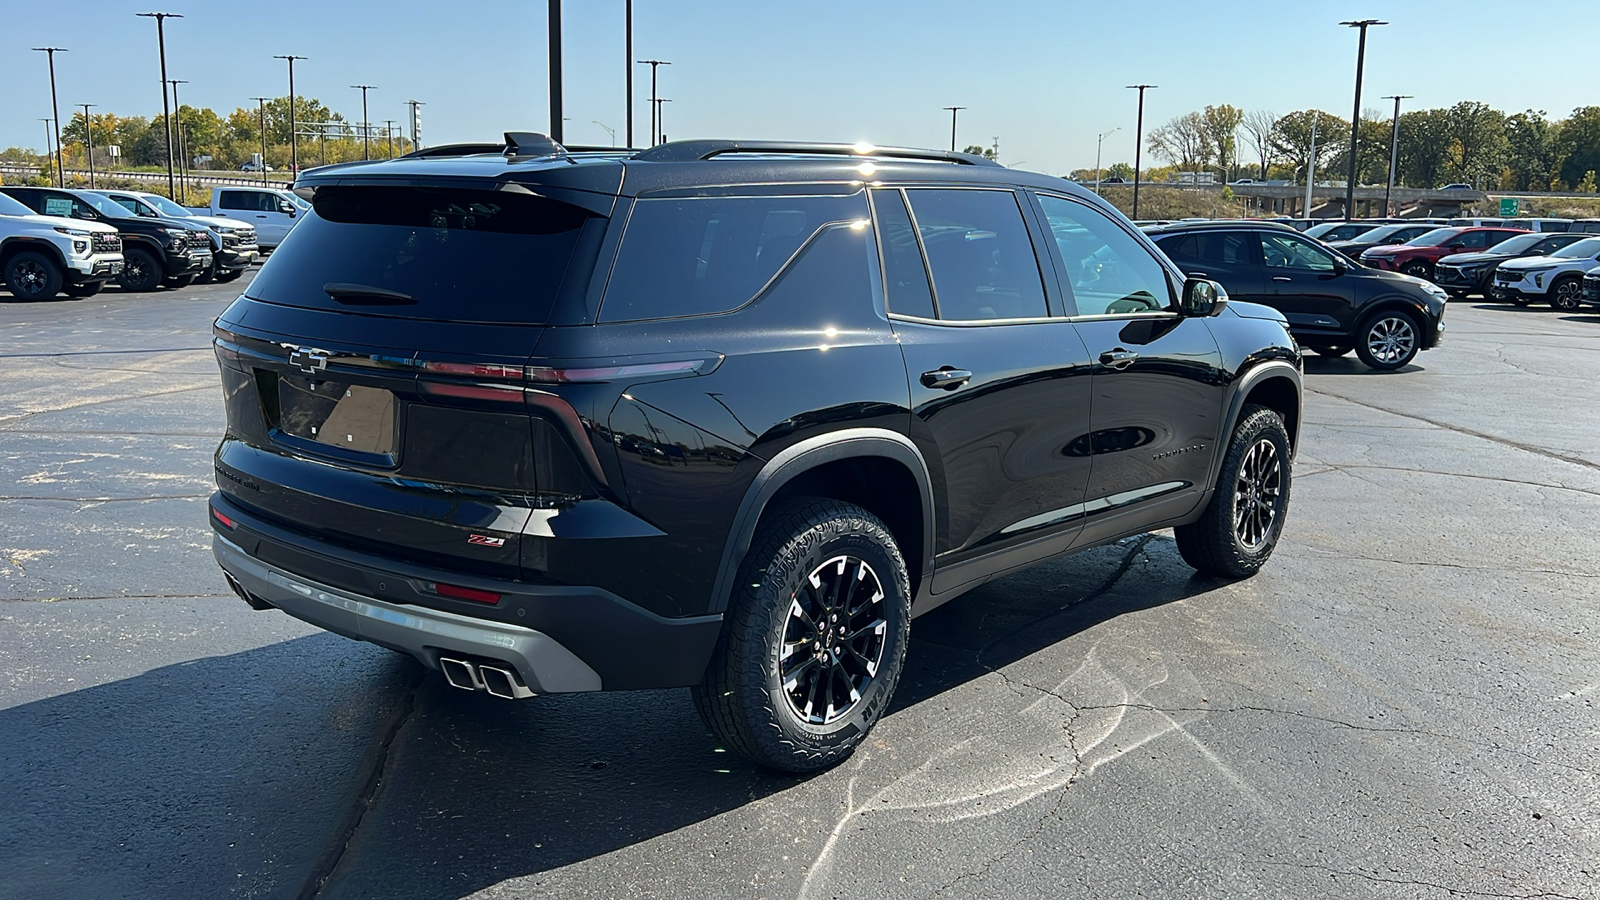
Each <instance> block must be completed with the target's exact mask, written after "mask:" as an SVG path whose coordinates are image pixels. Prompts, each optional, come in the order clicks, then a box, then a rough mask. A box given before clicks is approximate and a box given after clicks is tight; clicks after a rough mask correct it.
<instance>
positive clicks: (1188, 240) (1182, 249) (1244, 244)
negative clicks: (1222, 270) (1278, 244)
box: [1160, 231, 1255, 266]
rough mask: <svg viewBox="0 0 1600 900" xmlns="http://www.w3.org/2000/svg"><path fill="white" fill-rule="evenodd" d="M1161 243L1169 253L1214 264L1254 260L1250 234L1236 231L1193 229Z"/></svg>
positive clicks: (1198, 261)
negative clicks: (1251, 253)
mask: <svg viewBox="0 0 1600 900" xmlns="http://www.w3.org/2000/svg"><path fill="white" fill-rule="evenodd" d="M1169 245H1170V246H1169ZM1160 246H1161V249H1162V250H1165V251H1167V253H1168V255H1171V256H1175V257H1182V258H1184V259H1186V260H1188V261H1190V262H1197V263H1206V264H1209V265H1213V266H1244V265H1249V264H1251V263H1253V262H1255V259H1254V258H1253V257H1252V256H1251V255H1250V235H1248V234H1243V233H1240V232H1237V231H1197V232H1190V233H1189V234H1184V235H1179V236H1178V237H1177V238H1176V239H1170V240H1167V241H1166V242H1163V243H1161V244H1160Z"/></svg>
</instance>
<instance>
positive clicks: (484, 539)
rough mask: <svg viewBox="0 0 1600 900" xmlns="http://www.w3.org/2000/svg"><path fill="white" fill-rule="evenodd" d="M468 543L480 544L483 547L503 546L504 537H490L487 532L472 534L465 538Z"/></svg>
mask: <svg viewBox="0 0 1600 900" xmlns="http://www.w3.org/2000/svg"><path fill="white" fill-rule="evenodd" d="M467 543H469V544H481V545H483V546H485V547H504V546H505V545H506V539H505V538H497V537H490V536H488V535H487V534H474V535H471V536H469V537H468V538H467Z"/></svg>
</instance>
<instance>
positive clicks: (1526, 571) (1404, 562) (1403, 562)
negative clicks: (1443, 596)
mask: <svg viewBox="0 0 1600 900" xmlns="http://www.w3.org/2000/svg"><path fill="white" fill-rule="evenodd" d="M1297 546H1300V547H1304V548H1305V549H1307V550H1309V551H1311V552H1312V553H1314V554H1316V555H1317V556H1318V557H1319V558H1321V559H1345V560H1350V561H1352V562H1375V563H1389V564H1391V565H1396V566H1418V567H1420V568H1425V569H1462V570H1465V571H1468V572H1516V573H1520V574H1523V575H1567V576H1570V577H1572V578H1600V573H1597V572H1572V571H1568V570H1566V569H1536V568H1523V567H1520V566H1469V565H1466V564H1465V563H1447V562H1424V561H1422V560H1415V559H1388V558H1385V557H1381V556H1351V555H1349V554H1345V553H1334V552H1332V551H1330V550H1323V549H1322V548H1320V547H1313V546H1311V545H1310V544H1298V545H1297Z"/></svg>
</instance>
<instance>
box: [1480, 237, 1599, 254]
mask: <svg viewBox="0 0 1600 900" xmlns="http://www.w3.org/2000/svg"><path fill="white" fill-rule="evenodd" d="M1580 237H1581V235H1576V234H1563V235H1559V236H1557V237H1547V238H1541V239H1540V240H1539V242H1538V243H1536V244H1534V245H1533V247H1532V248H1522V247H1518V248H1516V249H1517V250H1518V252H1521V251H1522V250H1523V249H1529V250H1530V252H1532V253H1537V254H1539V255H1540V256H1544V255H1546V254H1548V253H1550V252H1552V251H1555V250H1560V249H1561V248H1562V247H1565V246H1567V245H1568V244H1570V243H1573V242H1574V241H1576V240H1578V239H1579V238H1580ZM1520 242H1523V238H1522V237H1520V236H1519V237H1514V238H1511V239H1509V240H1507V241H1504V242H1502V244H1501V245H1500V246H1499V249H1502V250H1510V249H1512V247H1513V245H1515V244H1517V243H1520Z"/></svg>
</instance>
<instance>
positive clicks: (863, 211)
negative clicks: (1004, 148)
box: [210, 134, 1300, 771]
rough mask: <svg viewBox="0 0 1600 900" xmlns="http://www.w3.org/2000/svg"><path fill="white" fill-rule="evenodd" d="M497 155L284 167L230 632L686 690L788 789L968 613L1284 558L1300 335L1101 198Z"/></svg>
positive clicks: (248, 324) (1023, 180) (237, 486)
mask: <svg viewBox="0 0 1600 900" xmlns="http://www.w3.org/2000/svg"><path fill="white" fill-rule="evenodd" d="M506 137H507V142H506V147H505V150H504V152H500V147H499V145H493V146H488V147H485V146H482V145H477V146H473V145H467V146H458V147H451V148H433V149H430V150H426V151H422V152H421V154H420V155H416V154H414V155H413V156H411V157H406V158H401V159H399V160H395V161H388V162H381V163H359V164H350V165H345V166H339V167H333V166H330V167H327V168H324V169H318V170H316V171H314V172H310V173H307V174H305V175H303V176H302V177H301V178H300V180H299V181H298V182H297V188H296V189H297V191H299V192H301V193H302V194H304V195H307V196H309V198H310V199H311V202H312V206H313V209H312V211H311V212H310V213H308V214H306V216H305V218H304V219H303V220H302V222H301V223H300V224H299V226H298V227H296V228H295V229H294V231H292V232H291V233H290V234H289V236H288V238H287V239H286V240H285V241H284V243H283V244H282V246H280V247H279V248H278V250H277V251H276V252H275V253H274V254H273V255H272V256H271V258H270V259H268V261H267V262H266V264H265V266H264V267H263V268H262V270H261V272H260V273H259V274H258V276H257V277H256V279H255V280H254V281H253V282H251V283H250V285H249V286H248V287H246V288H245V293H244V295H243V296H241V297H240V298H239V299H238V300H237V301H236V302H234V303H233V304H232V305H231V306H230V307H229V308H228V309H227V310H226V311H225V312H224V313H223V314H222V315H221V316H220V317H219V318H218V319H217V322H216V326H215V346H216V352H217V358H218V360H219V362H220V365H221V371H222V380H223V393H224V398H225V400H226V406H227V418H228V427H227V434H226V436H225V437H224V438H223V440H222V443H221V445H220V446H219V447H218V448H217V452H216V459H215V463H216V474H217V485H218V487H219V491H218V492H217V493H216V494H214V495H213V496H212V499H211V506H210V509H211V522H212V525H213V528H214V531H215V542H214V546H215V552H216V557H217V560H218V562H219V563H220V564H221V565H222V567H223V569H224V570H226V572H227V574H228V578H229V581H230V583H231V584H232V585H233V587H234V589H235V590H236V591H238V592H239V593H240V595H241V596H242V597H243V598H244V599H245V600H246V601H247V602H248V603H250V604H251V605H252V606H254V607H256V608H259V609H265V608H267V607H269V606H272V607H278V608H280V609H282V610H284V611H285V612H287V613H289V614H290V615H293V616H295V617H297V618H301V619H304V620H305V621H307V622H311V623H313V624H316V625H319V626H321V627H324V628H327V629H329V630H332V631H335V632H338V633H340V634H343V635H346V636H349V637H353V638H359V639H362V640H367V641H371V642H373V643H377V644H381V645H383V646H386V647H390V648H393V649H396V650H400V651H403V652H406V653H410V654H412V655H414V656H415V657H417V658H418V659H420V660H421V661H422V662H423V663H425V664H426V665H428V666H429V667H432V668H436V669H441V670H442V671H443V673H444V675H445V677H446V678H447V679H448V681H449V683H450V684H452V685H454V686H456V687H459V688H464V689H468V690H486V691H488V692H489V693H491V694H494V695H496V696H500V697H508V698H514V697H526V696H531V695H532V694H535V693H548V692H564V691H589V690H623V689H632V688H666V687H681V686H689V687H692V688H693V694H694V699H695V703H696V705H697V707H698V709H699V711H700V713H701V715H702V716H703V717H704V718H705V720H706V722H707V723H708V724H709V725H710V727H711V728H712V729H714V731H715V732H716V733H717V734H718V735H719V736H720V737H721V738H722V739H723V740H724V741H726V742H727V745H728V746H730V747H732V748H734V749H735V750H737V751H739V752H741V753H744V754H746V755H748V756H749V757H751V758H753V759H755V760H758V761H760V762H762V763H764V764H767V765H770V766H774V767H777V768H781V769H788V770H792V771H809V770H814V769H818V768H821V767H824V766H827V765H831V764H833V763H835V762H838V761H839V760H841V759H843V758H844V757H845V756H847V755H848V754H849V753H850V751H851V750H852V749H853V748H854V747H855V746H856V745H857V744H858V743H859V742H860V741H861V740H862V738H863V737H864V736H865V734H866V732H867V730H868V729H869V728H871V726H872V724H873V723H874V722H875V721H876V720H877V718H878V717H879V716H880V715H881V714H882V713H883V711H884V709H885V708H886V706H887V704H888V702H889V698H890V695H891V694H892V692H893V690H894V687H895V683H896V680H897V679H898V678H899V675H900V670H901V664H902V660H903V657H904V654H905V650H906V641H907V635H908V628H909V625H910V619H911V617H912V616H914V615H918V614H920V613H923V612H926V611H928V610H930V609H933V608H934V607H936V606H938V605H940V604H942V603H944V602H946V601H948V600H950V599H951V598H953V597H955V596H957V595H958V594H960V593H962V592H963V591H966V590H969V589H971V588H974V587H976V586H978V585H980V584H982V583H984V582H985V581H988V580H990V579H993V578H995V577H997V576H1000V575H1003V574H1005V573H1007V572H1011V571H1014V570H1016V569H1018V568H1021V567H1023V566H1027V565H1030V564H1032V563H1036V562H1039V561H1041V560H1044V559H1048V558H1050V557H1052V556H1055V555H1058V554H1061V553H1063V552H1069V551H1075V550H1081V549H1084V548H1088V547H1093V546H1096V545H1100V544H1105V543H1107V542H1110V541H1114V540H1117V539H1119V538H1121V537H1123V536H1126V535H1129V534H1133V533H1137V532H1142V531H1145V530H1148V529H1153V528H1160V527H1164V526H1174V527H1175V530H1176V534H1177V542H1178V549H1179V551H1180V552H1181V553H1182V554H1183V557H1184V559H1185V560H1187V561H1188V562H1189V563H1190V564H1191V565H1194V566H1195V567H1196V568H1198V569H1200V570H1201V571H1204V572H1208V573H1212V574H1216V575H1222V576H1227V577H1243V576H1246V575H1249V574H1251V573H1253V572H1254V571H1256V569H1257V568H1258V567H1259V566H1261V565H1262V563H1264V562H1265V560H1266V559H1267V557H1268V556H1269V555H1270V554H1271V552H1272V549H1273V547H1274V545H1275V544H1276V542H1277V540H1278V535H1279V533H1280V530H1281V528H1282V526H1283V520H1284V516H1285V514H1286V511H1287V508H1288V501H1289V488H1290V463H1291V459H1292V453H1293V446H1294V443H1293V442H1294V438H1295V434H1296V432H1297V430H1298V425H1299V421H1300V357H1299V354H1298V351H1297V350H1296V348H1295V344H1294V341H1293V340H1292V339H1291V338H1290V336H1289V333H1288V331H1287V329H1286V326H1285V324H1284V321H1283V318H1282V316H1280V315H1279V314H1278V313H1276V312H1274V311H1272V310H1270V309H1266V308H1263V307H1259V306H1252V305H1249V304H1243V303H1229V302H1228V300H1227V297H1226V294H1224V293H1222V292H1221V290H1220V288H1219V287H1217V286H1216V285H1215V284H1214V283H1213V282H1210V281H1206V280H1202V279H1191V280H1189V281H1187V282H1186V281H1185V280H1184V278H1183V276H1182V274H1181V273H1180V272H1179V271H1178V270H1177V269H1175V268H1173V267H1171V266H1170V264H1169V263H1168V262H1167V260H1166V259H1164V258H1163V257H1162V256H1161V254H1159V253H1158V252H1156V250H1155V247H1154V246H1153V245H1152V244H1151V243H1150V242H1149V241H1148V239H1146V238H1145V237H1144V236H1143V235H1142V234H1140V233H1138V232H1137V231H1136V230H1135V229H1133V228H1132V227H1131V226H1130V225H1129V223H1128V222H1127V220H1126V219H1124V218H1123V217H1122V216H1121V215H1119V214H1118V213H1117V212H1116V211H1115V210H1114V209H1113V208H1112V207H1110V206H1109V205H1107V204H1105V203H1103V202H1101V201H1100V200H1099V199H1098V198H1096V197H1095V196H1094V194H1093V193H1091V192H1088V191H1085V190H1083V189H1082V188H1080V187H1078V186H1076V185H1073V184H1070V183H1068V182H1066V181H1062V180H1060V179H1056V178H1049V177H1046V176H1042V175H1032V174H1028V173H1023V172H1017V171H1014V170H1011V169H1006V168H1002V167H1000V166H997V165H994V164H992V163H990V162H988V161H986V160H983V159H981V158H978V157H974V156H967V155H964V154H956V153H946V152H942V151H913V150H887V149H876V148H864V147H863V148H851V147H845V146H835V145H820V144H799V145H796V144H773V143H735V142H728V141H689V142H676V143H670V144H664V145H661V146H658V147H655V148H653V149H650V150H647V151H643V152H635V153H615V152H613V153H580V152H571V153H569V152H567V151H565V150H564V149H563V148H561V147H560V146H559V145H556V144H554V143H552V142H551V141H550V140H549V139H548V138H544V137H543V136H540V135H529V134H508V135H507V136H506Z"/></svg>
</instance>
